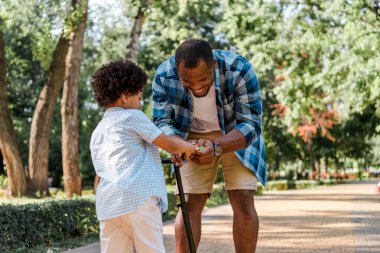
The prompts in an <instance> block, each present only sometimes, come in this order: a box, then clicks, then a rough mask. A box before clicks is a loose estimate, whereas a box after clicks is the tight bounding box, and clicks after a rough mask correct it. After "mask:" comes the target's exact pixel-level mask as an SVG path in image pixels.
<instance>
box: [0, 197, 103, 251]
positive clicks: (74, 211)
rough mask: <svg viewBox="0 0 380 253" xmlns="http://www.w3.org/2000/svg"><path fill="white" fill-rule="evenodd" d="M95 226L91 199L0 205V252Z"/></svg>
mask: <svg viewBox="0 0 380 253" xmlns="http://www.w3.org/2000/svg"><path fill="white" fill-rule="evenodd" d="M98 228H99V223H98V220H97V219H96V213H95V202H94V200H91V199H84V198H81V199H79V198H78V199H72V200H59V201H48V202H44V203H34V204H25V205H11V204H5V205H0V229H1V234H2V235H1V236H0V252H5V251H9V250H12V249H16V248H32V247H35V246H37V245H41V244H47V245H50V244H51V243H52V242H54V241H60V240H63V239H65V238H68V237H70V236H80V235H83V234H85V233H88V232H95V231H97V230H98Z"/></svg>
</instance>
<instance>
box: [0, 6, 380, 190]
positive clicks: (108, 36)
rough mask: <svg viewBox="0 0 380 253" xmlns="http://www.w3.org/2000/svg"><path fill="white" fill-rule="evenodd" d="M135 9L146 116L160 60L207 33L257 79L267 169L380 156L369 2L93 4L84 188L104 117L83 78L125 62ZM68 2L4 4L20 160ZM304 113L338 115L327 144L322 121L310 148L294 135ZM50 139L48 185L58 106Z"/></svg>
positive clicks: (83, 123) (378, 88) (377, 58)
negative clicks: (142, 15)
mask: <svg viewBox="0 0 380 253" xmlns="http://www.w3.org/2000/svg"><path fill="white" fill-rule="evenodd" d="M141 4H143V5H144V9H145V10H146V13H147V18H146V20H145V23H144V26H143V32H142V35H141V38H140V48H139V53H138V63H139V64H140V65H141V66H142V67H143V68H144V69H145V70H146V71H147V72H148V74H149V81H148V85H147V87H146V89H145V90H144V99H145V102H146V103H145V106H144V111H145V112H146V113H147V114H148V115H150V113H151V80H152V78H153V75H154V72H155V70H156V68H157V67H158V65H159V64H160V63H161V62H162V61H164V60H166V59H167V58H168V57H169V56H171V55H173V54H174V52H175V49H176V47H177V46H178V45H179V44H180V43H181V42H182V41H183V40H184V39H186V38H190V37H195V38H203V39H206V40H207V41H209V42H210V43H211V44H212V46H213V47H214V48H219V49H230V50H233V51H236V52H238V53H240V54H242V55H243V56H244V57H246V58H247V59H248V60H249V61H250V62H251V63H252V65H253V66H254V68H255V70H256V72H257V75H258V78H259V80H260V86H261V89H262V94H263V103H264V104H263V110H264V116H263V131H264V134H265V140H266V147H267V160H268V170H269V171H279V170H283V169H284V167H286V166H285V165H286V164H288V163H294V164H295V163H297V164H298V163H302V164H304V166H303V167H302V170H305V169H310V167H312V166H313V165H312V164H314V163H313V162H312V160H313V159H314V161H315V162H318V161H320V160H322V159H324V160H327V161H328V166H329V168H334V169H340V168H341V167H342V166H343V164H344V162H345V161H358V162H359V163H360V164H361V165H363V166H367V165H368V164H369V163H371V162H376V161H377V160H378V159H377V160H376V159H374V158H373V157H372V149H373V147H374V144H373V141H372V139H373V138H376V135H378V134H379V133H380V123H379V118H380V114H379V108H380V104H379V103H380V102H379V101H380V79H379V77H378V74H377V72H378V69H380V65H379V64H380V53H379V52H380V51H379V50H378V49H379V45H380V36H378V35H379V32H380V30H379V29H380V25H379V22H378V21H376V20H375V15H374V13H373V11H372V10H371V9H370V6H371V5H372V4H373V3H372V1H370V0H365V1H357V0H354V1H344V0H338V1H332V2H331V1H330V2H328V1H263V0H261V1H256V0H222V1H216V0H211V1H201V0H196V1H189V0H165V1H156V0H153V1H141V0H132V1H119V0H118V1H110V2H107V3H102V2H101V1H97V2H96V3H95V2H94V3H92V2H90V9H89V21H88V26H87V30H86V35H85V41H84V55H83V61H82V68H81V79H80V84H79V93H78V95H79V110H78V114H79V115H78V116H79V129H78V130H79V164H80V170H81V174H82V179H83V185H84V186H91V185H92V183H93V179H94V175H95V173H94V168H93V165H92V162H91V156H90V151H89V148H88V145H89V141H90V136H91V133H92V131H93V129H94V128H95V127H96V125H97V123H98V122H99V121H100V119H101V117H102V114H103V110H99V108H97V106H96V103H95V101H94V98H93V96H92V92H91V85H90V84H91V75H92V74H93V73H94V72H95V70H96V69H97V68H99V67H100V66H101V65H102V64H104V63H106V62H108V61H110V60H116V59H121V58H124V56H125V53H126V47H127V45H128V42H129V41H130V33H131V28H132V24H133V21H134V17H135V15H136V11H137V7H138V6H139V5H141ZM69 6H70V1H68V0H65V1H58V0H53V1H21V0H3V1H1V4H0V26H1V28H2V29H3V32H4V38H5V45H6V55H7V63H8V99H9V107H10V110H11V114H12V117H13V121H14V125H15V127H16V131H17V136H18V142H19V146H20V149H21V153H22V157H23V162H24V164H25V165H26V164H27V160H28V141H29V131H30V123H31V118H32V113H33V110H34V106H35V104H36V102H37V99H38V94H39V92H40V89H41V87H42V84H43V82H44V80H45V79H46V74H47V68H48V66H49V65H50V61H51V56H52V53H53V50H54V48H55V45H56V43H57V41H58V38H59V36H60V35H61V33H62V31H64V32H66V33H68V32H69V31H70V29H72V27H74V25H75V24H76V22H77V21H78V20H79V18H80V16H81V12H80V10H78V11H75V12H74V13H73V14H72V15H70V17H68V18H66V17H67V14H68V13H69V8H68V7H69ZM57 102H59V101H57ZM57 105H58V104H57ZM311 109H314V110H316V111H317V112H318V113H319V114H318V115H321V114H322V113H323V112H327V111H329V110H335V111H336V112H337V115H338V116H337V117H336V120H337V124H335V125H334V126H332V127H329V128H326V129H325V130H327V131H328V133H329V134H331V136H332V137H334V138H335V141H333V140H332V139H328V138H326V137H327V135H326V133H325V132H324V130H322V129H321V127H320V126H318V130H317V131H316V133H315V134H314V136H313V140H312V142H311V143H310V145H309V146H307V145H306V144H305V143H304V141H303V140H302V139H301V137H300V135H299V133H298V132H297V129H298V127H299V126H302V125H305V123H307V122H311V121H312V120H313V116H312V111H313V110H311ZM294 132H295V134H296V135H293V133H294ZM50 138H51V140H50V158H49V172H50V176H51V177H53V185H54V186H56V187H60V186H62V185H61V183H60V179H61V176H62V164H61V163H62V162H61V147H60V146H61V121H60V113H59V105H58V106H57V110H56V111H55V112H54V120H53V124H52V131H51V136H50ZM300 161H301V162H300ZM346 164H347V163H346ZM164 169H165V173H166V175H167V182H168V183H173V180H172V179H171V178H169V177H168V174H169V169H168V168H167V167H165V168H164ZM220 178H221V177H220V176H218V179H219V180H220Z"/></svg>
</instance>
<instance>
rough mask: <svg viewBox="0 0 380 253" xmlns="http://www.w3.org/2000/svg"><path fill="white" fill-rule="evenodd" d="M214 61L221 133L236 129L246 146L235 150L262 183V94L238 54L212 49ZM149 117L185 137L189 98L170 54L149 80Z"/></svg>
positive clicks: (263, 158) (171, 131)
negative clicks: (150, 111) (150, 102)
mask: <svg viewBox="0 0 380 253" xmlns="http://www.w3.org/2000/svg"><path fill="white" fill-rule="evenodd" d="M213 54H214V59H215V60H216V61H217V63H218V64H217V67H216V69H215V95H216V105H217V112H218V120H219V125H220V128H221V129H222V132H223V133H224V134H226V133H228V132H230V131H231V130H232V129H234V128H236V129H238V130H239V131H240V132H241V133H242V134H243V135H244V136H245V138H246V143H247V144H246V145H247V146H246V148H245V149H241V150H237V151H235V153H236V155H237V156H238V157H239V159H240V160H241V161H242V162H243V164H244V165H245V166H246V167H247V168H249V169H250V170H252V171H253V173H255V175H256V177H257V178H258V180H260V182H261V183H262V184H264V185H265V183H266V153H265V144H264V137H263V134H262V130H261V119H262V98H261V92H260V86H259V82H258V79H257V77H256V73H255V71H254V69H253V67H252V66H251V64H250V63H249V62H248V61H247V60H246V59H245V58H244V57H242V56H240V55H238V54H235V53H233V52H231V51H225V50H213ZM152 88H153V120H154V122H155V124H156V125H157V126H159V127H160V128H161V130H162V131H163V132H164V133H166V134H167V135H174V134H177V135H180V136H182V137H183V138H185V139H186V138H187V137H188V134H189V131H190V127H191V122H192V99H191V95H190V94H189V91H188V90H187V89H185V88H184V87H183V85H182V84H181V82H180V80H179V76H178V72H177V68H176V65H175V60H174V57H171V58H169V59H168V60H166V61H165V62H163V63H162V64H161V65H160V66H159V67H158V69H157V71H156V75H155V77H154V81H153V86H152Z"/></svg>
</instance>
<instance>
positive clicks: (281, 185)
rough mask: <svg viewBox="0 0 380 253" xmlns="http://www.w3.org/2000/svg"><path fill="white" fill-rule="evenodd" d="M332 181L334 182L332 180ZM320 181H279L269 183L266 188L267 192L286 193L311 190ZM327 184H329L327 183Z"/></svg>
mask: <svg viewBox="0 0 380 253" xmlns="http://www.w3.org/2000/svg"><path fill="white" fill-rule="evenodd" d="M330 181H332V180H330ZM318 184H319V181H316V180H278V181H268V182H267V185H266V186H265V190H267V191H285V190H291V189H309V188H313V187H315V186H317V185H318ZM326 184H327V183H326Z"/></svg>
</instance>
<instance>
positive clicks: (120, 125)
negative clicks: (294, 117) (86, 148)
mask: <svg viewBox="0 0 380 253" xmlns="http://www.w3.org/2000/svg"><path fill="white" fill-rule="evenodd" d="M161 133H162V131H161V130H160V129H159V128H158V127H157V126H156V125H154V124H153V122H152V121H151V120H150V119H149V118H148V117H147V116H146V115H145V114H144V113H143V112H142V111H140V110H133V109H123V108H120V107H112V108H109V109H107V110H106V112H105V113H104V116H103V119H102V120H101V121H100V122H99V124H98V126H97V127H96V128H95V130H94V132H93V133H92V136H91V143H90V149H91V157H92V162H93V164H94V167H95V171H96V174H97V175H98V176H99V177H100V182H99V185H98V188H97V189H96V214H97V217H98V219H99V220H107V219H111V218H114V217H117V216H120V215H123V214H126V213H129V212H132V211H133V210H135V209H136V208H137V207H139V206H141V205H142V204H144V202H146V201H147V200H148V199H149V198H151V197H152V196H157V197H159V198H160V200H161V201H160V208H161V212H165V211H166V210H167V208H168V199H167V192H166V187H165V179H164V173H163V170H162V164H161V160H160V154H159V151H158V148H157V147H156V146H155V145H153V144H151V143H152V141H154V140H155V139H156V138H157V137H158V136H159V135H160V134H161Z"/></svg>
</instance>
